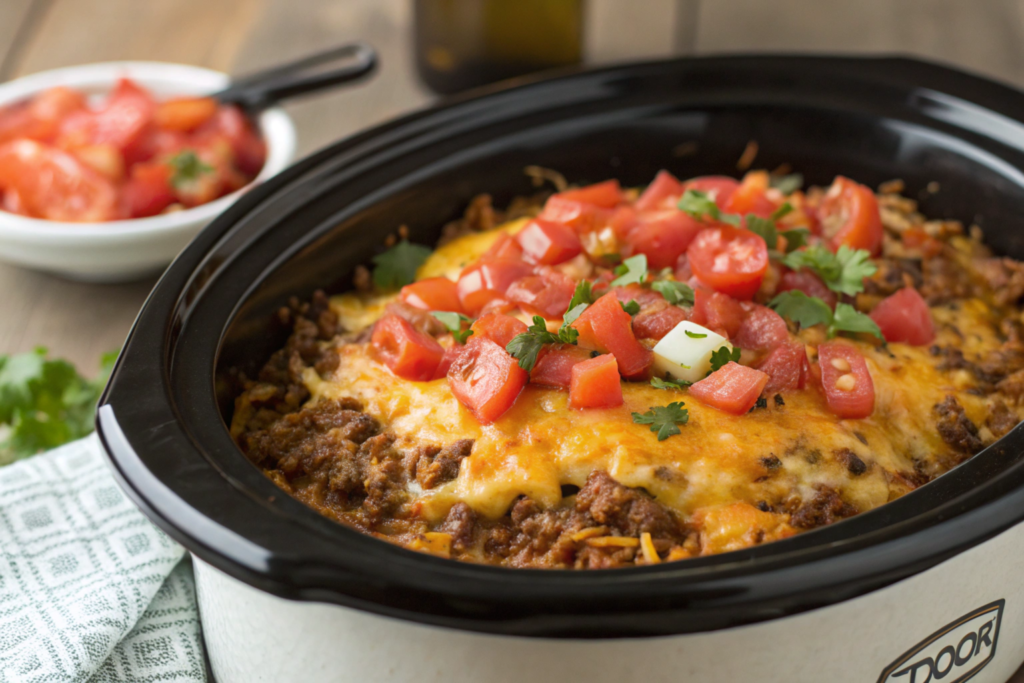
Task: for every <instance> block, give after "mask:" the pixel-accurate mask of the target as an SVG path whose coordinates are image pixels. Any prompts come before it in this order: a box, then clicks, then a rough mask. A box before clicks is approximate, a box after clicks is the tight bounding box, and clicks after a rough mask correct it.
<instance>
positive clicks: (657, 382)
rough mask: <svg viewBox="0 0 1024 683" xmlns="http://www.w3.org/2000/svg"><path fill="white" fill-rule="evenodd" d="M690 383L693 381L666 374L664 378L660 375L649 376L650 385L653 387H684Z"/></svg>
mask: <svg viewBox="0 0 1024 683" xmlns="http://www.w3.org/2000/svg"><path fill="white" fill-rule="evenodd" d="M691 384H693V382H687V381H686V380H685V379H673V378H672V377H669V376H666V377H665V378H664V379H662V378H661V377H652V378H651V386H652V387H654V388H655V389H685V388H686V387H688V386H690V385H691Z"/></svg>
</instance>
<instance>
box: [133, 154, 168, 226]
mask: <svg viewBox="0 0 1024 683" xmlns="http://www.w3.org/2000/svg"><path fill="white" fill-rule="evenodd" d="M173 202H174V192H173V190H172V189H171V168H170V166H168V165H167V164H158V163H152V162H146V163H142V164H135V166H133V167H132V175H131V177H130V178H129V179H128V180H127V182H125V184H124V185H122V186H121V198H120V204H121V211H120V213H121V217H122V218H142V217H145V216H155V215H157V214H158V213H160V212H161V211H163V210H164V209H166V208H167V207H168V206H170V205H171V204H172V203H173Z"/></svg>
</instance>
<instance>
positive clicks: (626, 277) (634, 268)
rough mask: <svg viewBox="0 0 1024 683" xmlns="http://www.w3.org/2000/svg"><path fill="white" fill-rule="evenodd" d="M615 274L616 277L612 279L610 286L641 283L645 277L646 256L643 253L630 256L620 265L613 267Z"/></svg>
mask: <svg viewBox="0 0 1024 683" xmlns="http://www.w3.org/2000/svg"><path fill="white" fill-rule="evenodd" d="M615 274H616V275H618V277H617V278H615V279H614V280H612V287H620V286H622V285H632V284H641V283H643V281H644V280H645V279H646V278H647V256H646V255H645V254H637V255H636V256H630V257H629V258H628V259H626V260H625V261H623V262H622V264H621V265H618V266H616V267H615Z"/></svg>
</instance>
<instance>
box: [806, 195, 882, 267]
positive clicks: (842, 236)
mask: <svg viewBox="0 0 1024 683" xmlns="http://www.w3.org/2000/svg"><path fill="white" fill-rule="evenodd" d="M818 220H819V221H820V222H821V229H822V234H823V235H824V236H825V237H826V238H828V239H829V241H830V244H831V246H832V248H833V249H838V248H839V247H840V246H841V245H843V244H845V245H846V246H848V247H850V248H851V249H866V250H868V251H869V252H871V254H872V255H876V254H878V253H879V251H880V250H881V248H882V217H881V215H880V214H879V212H878V199H876V198H875V193H874V192H872V191H871V188H869V187H865V186H864V185H861V184H860V183H855V182H854V181H852V180H850V179H849V178H844V177H843V176H836V179H835V180H834V181H833V182H832V186H831V187H830V188H829V189H828V192H826V193H825V198H824V199H823V200H822V202H821V206H820V207H819V208H818Z"/></svg>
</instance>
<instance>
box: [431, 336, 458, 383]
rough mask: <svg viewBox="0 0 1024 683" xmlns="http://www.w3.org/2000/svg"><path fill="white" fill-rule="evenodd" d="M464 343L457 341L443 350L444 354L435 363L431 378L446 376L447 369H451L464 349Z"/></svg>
mask: <svg viewBox="0 0 1024 683" xmlns="http://www.w3.org/2000/svg"><path fill="white" fill-rule="evenodd" d="M465 348H466V347H465V345H463V344H459V343H453V344H452V345H451V346H449V347H447V348H446V349H445V350H444V355H443V356H441V362H440V363H438V364H437V368H436V369H435V370H434V375H433V377H431V379H441V378H443V377H447V376H448V371H449V370H450V369H451V367H452V364H453V363H454V362H455V360H456V359H457V358H458V357H459V355H460V354H462V352H463V351H464V350H465Z"/></svg>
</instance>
